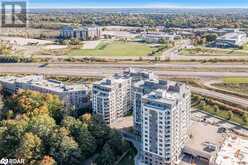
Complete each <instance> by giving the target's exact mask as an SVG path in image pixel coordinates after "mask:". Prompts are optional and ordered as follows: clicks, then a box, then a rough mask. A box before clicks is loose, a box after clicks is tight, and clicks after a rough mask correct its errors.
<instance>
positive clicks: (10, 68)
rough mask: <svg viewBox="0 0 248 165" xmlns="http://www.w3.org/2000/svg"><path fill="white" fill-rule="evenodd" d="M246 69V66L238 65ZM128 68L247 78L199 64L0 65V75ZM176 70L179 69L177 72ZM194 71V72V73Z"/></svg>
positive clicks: (164, 74)
mask: <svg viewBox="0 0 248 165" xmlns="http://www.w3.org/2000/svg"><path fill="white" fill-rule="evenodd" d="M238 66H239V67H244V68H246V67H247V65H238ZM128 67H138V68H145V69H150V70H152V71H154V73H155V74H157V75H158V76H161V77H186V78H190V77H193V78H194V77H215V78H219V77H248V72H243V71H242V72H241V71H239V72H238V71H235V72H225V71H219V72H216V71H215V72H210V71H197V68H201V67H209V68H214V67H218V68H219V67H223V68H227V67H228V68H234V66H233V65H220V66H218V65H213V64H212V65H209V66H208V65H207V66H206V65H199V64H189V65H186V64H157V65H156V64H153V65H151V64H148V65H132V64H49V65H44V64H36V63H28V64H1V65H0V73H29V74H47V75H73V76H109V75H111V74H113V73H118V72H120V71H123V70H124V69H126V68H128ZM166 68H174V70H165V69H166ZM185 68H192V69H193V71H184V70H183V69H185ZM177 69H181V71H180V70H177ZM194 70H196V71H194Z"/></svg>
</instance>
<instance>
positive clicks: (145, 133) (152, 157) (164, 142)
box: [141, 81, 191, 165]
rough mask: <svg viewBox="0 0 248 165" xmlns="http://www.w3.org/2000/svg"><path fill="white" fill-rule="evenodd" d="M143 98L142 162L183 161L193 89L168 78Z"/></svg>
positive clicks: (169, 163) (165, 163)
mask: <svg viewBox="0 0 248 165" xmlns="http://www.w3.org/2000/svg"><path fill="white" fill-rule="evenodd" d="M164 85H165V86H166V87H165V88H164V89H157V90H154V91H152V92H151V93H149V94H146V95H144V96H143V97H142V106H141V107H142V115H141V116H142V126H141V129H142V131H141V134H142V135H141V136H142V137H141V143H142V151H141V152H142V163H143V164H148V165H150V164H153V165H167V164H168V165H172V164H176V163H178V162H179V161H180V157H181V156H182V149H183V148H184V146H185V144H186V142H187V140H188V139H189V135H188V132H189V128H190V125H191V124H190V108H191V103H190V102H191V100H190V95H191V94H190V89H189V88H188V87H187V86H186V85H184V84H181V83H176V82H171V81H168V82H167V83H166V84H164Z"/></svg>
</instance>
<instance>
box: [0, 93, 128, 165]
mask: <svg viewBox="0 0 248 165" xmlns="http://www.w3.org/2000/svg"><path fill="white" fill-rule="evenodd" d="M3 103H4V107H3V109H2V110H1V119H0V157H5V158H21V159H25V164H29V165H55V164H58V165H63V164H73V165H77V164H82V162H83V161H84V160H86V159H88V158H90V157H92V156H94V155H95V156H96V159H95V164H97V165H98V164H99V165H110V164H114V162H115V161H117V160H118V158H119V157H120V156H121V155H122V154H123V153H125V152H126V151H127V150H128V149H129V148H130V145H129V143H127V142H126V141H124V140H122V138H121V135H120V134H119V133H118V132H117V131H115V130H112V129H110V128H109V127H108V126H107V125H105V124H104V123H103V122H102V121H101V119H100V118H97V117H93V116H92V115H91V114H89V113H85V114H83V115H77V114H75V113H70V111H69V112H68V110H66V109H65V108H64V106H63V104H62V102H61V101H60V99H59V98H58V97H57V96H55V95H51V94H41V93H38V92H33V91H18V92H17V93H16V94H14V95H10V96H9V95H5V96H4V98H3ZM71 114H73V115H71Z"/></svg>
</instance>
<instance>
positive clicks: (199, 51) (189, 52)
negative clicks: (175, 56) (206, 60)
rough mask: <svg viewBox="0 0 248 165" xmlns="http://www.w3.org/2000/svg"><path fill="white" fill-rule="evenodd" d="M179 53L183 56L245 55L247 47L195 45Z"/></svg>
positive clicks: (247, 51)
mask: <svg viewBox="0 0 248 165" xmlns="http://www.w3.org/2000/svg"><path fill="white" fill-rule="evenodd" d="M181 55H185V56H247V55H248V48H247V49H243V50H241V49H219V48H206V47H197V48H191V49H183V50H182V51H181Z"/></svg>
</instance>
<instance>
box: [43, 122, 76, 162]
mask: <svg viewBox="0 0 248 165" xmlns="http://www.w3.org/2000/svg"><path fill="white" fill-rule="evenodd" d="M48 143H49V146H50V151H49V153H50V155H52V156H53V157H54V158H55V160H56V161H57V162H58V163H59V164H79V163H80V157H81V152H80V149H79V146H78V144H77V142H75V140H74V139H73V138H72V137H71V136H70V133H69V130H67V129H66V128H64V127H61V128H59V129H56V130H54V131H53V132H52V133H51V134H50V137H49V139H48Z"/></svg>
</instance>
